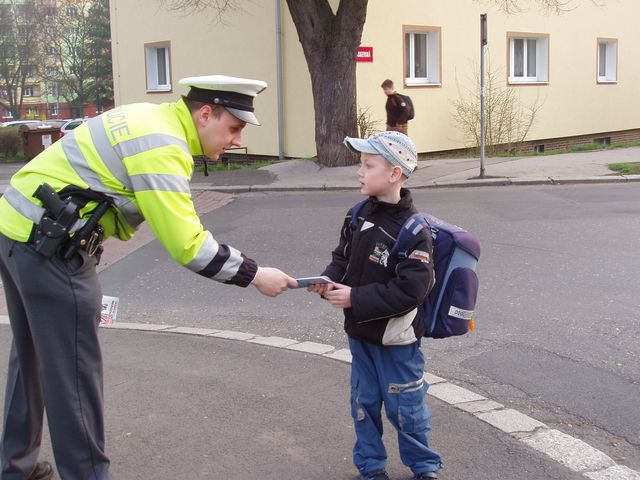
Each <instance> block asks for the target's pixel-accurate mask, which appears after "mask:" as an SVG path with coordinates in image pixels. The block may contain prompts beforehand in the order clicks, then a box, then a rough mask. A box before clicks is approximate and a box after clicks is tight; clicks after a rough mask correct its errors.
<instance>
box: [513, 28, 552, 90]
mask: <svg viewBox="0 0 640 480" xmlns="http://www.w3.org/2000/svg"><path fill="white" fill-rule="evenodd" d="M548 82H549V37H548V36H520V35H513V36H510V37H509V83H548Z"/></svg>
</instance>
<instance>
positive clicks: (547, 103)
mask: <svg viewBox="0 0 640 480" xmlns="http://www.w3.org/2000/svg"><path fill="white" fill-rule="evenodd" d="M278 1H279V4H278V3H277V2H278ZM497 3H499V2H491V1H483V0H478V1H476V0H449V1H447V2H442V1H439V0H404V1H403V2H401V4H394V5H393V7H392V8H391V7H390V6H389V5H390V4H389V2H386V1H382V0H369V4H368V10H367V18H366V23H365V26H364V32H363V35H362V41H361V47H360V49H359V52H354V57H356V56H357V58H358V63H357V101H358V105H359V106H360V108H361V109H363V110H368V112H369V115H370V120H371V121H372V122H377V127H378V129H384V120H385V111H384V104H385V100H386V99H385V97H384V95H383V92H382V90H381V88H380V84H381V83H382V81H383V80H385V79H387V78H389V79H392V80H393V81H394V82H395V85H396V89H397V90H398V91H399V92H400V93H403V94H406V95H409V96H410V97H411V98H412V100H413V104H414V107H415V111H416V115H415V119H414V120H412V121H411V122H410V124H409V134H410V136H411V137H412V138H413V139H414V141H415V143H416V145H417V147H418V150H419V151H420V152H432V153H437V152H449V151H452V150H458V149H463V148H466V147H469V146H471V145H472V144H473V141H472V140H471V139H470V138H469V134H468V132H466V133H465V132H464V129H463V128H461V126H460V122H459V120H456V109H457V105H460V103H461V102H463V103H464V102H467V103H469V104H472V103H473V102H477V100H476V99H477V97H478V86H477V85H478V79H479V64H480V15H481V14H484V13H486V14H487V17H488V44H487V46H486V59H487V71H488V72H489V71H490V72H491V83H492V88H495V89H496V90H495V91H496V92H510V93H509V95H510V97H511V99H512V100H511V101H512V102H513V105H514V107H513V108H512V110H511V113H512V114H513V115H515V117H516V119H517V118H519V117H521V118H525V117H526V115H528V114H529V113H528V112H530V111H531V109H535V116H534V118H533V123H532V124H531V125H530V128H529V131H528V134H527V137H526V139H525V140H526V142H527V143H526V147H527V148H530V149H534V148H535V149H538V150H543V149H545V147H546V149H550V148H553V147H557V146H564V145H569V144H575V143H589V142H593V141H596V142H601V143H608V142H618V141H625V140H637V139H640V115H639V114H638V112H640V62H639V61H638V59H640V30H639V29H638V28H637V27H636V25H635V22H633V21H631V20H629V21H621V19H634V18H640V2H638V1H637V0H615V1H614V0H603V1H601V2H590V1H578V0H576V1H575V2H574V3H573V4H571V5H570V7H573V8H570V9H568V10H567V11H566V12H564V13H561V14H559V15H558V14H556V13H553V12H546V11H544V10H542V9H541V8H538V6H537V2H534V1H530V2H523V3H526V4H529V5H530V7H529V9H528V10H527V11H523V12H519V13H517V14H512V15H509V14H507V13H505V12H503V11H501V10H500V9H499V8H497V6H496V4H497ZM241 4H242V7H243V11H239V12H231V13H229V14H227V15H226V16H225V17H224V22H223V23H216V22H215V17H216V15H215V14H214V13H211V14H208V13H207V12H200V13H198V14H197V15H196V14H193V15H185V14H184V13H178V12H169V11H167V10H166V7H163V5H162V2H160V1H159V0H142V1H139V2H130V1H126V0H112V1H111V7H110V8H111V30H112V31H111V34H112V40H113V42H112V44H113V64H114V93H115V103H116V105H118V104H122V103H131V102H154V103H159V102H165V101H175V100H177V99H178V98H179V97H180V95H182V94H185V93H186V90H185V89H184V88H183V87H181V86H180V85H178V80H179V79H180V78H183V77H188V76H194V75H207V74H227V75H234V76H244V77H249V78H258V79H262V80H265V81H267V83H268V84H269V88H268V89H267V90H266V91H265V92H264V93H262V94H261V95H260V96H259V97H258V99H257V100H256V105H257V109H258V112H259V118H260V119H261V122H262V126H261V127H248V128H247V129H245V135H244V137H245V145H246V146H247V147H248V150H249V152H250V153H252V154H257V155H270V156H277V155H278V154H279V150H280V145H283V146H284V152H282V153H284V155H285V156H286V157H297V158H305V157H312V156H314V155H315V153H316V152H315V143H314V138H315V133H314V113H313V100H312V96H311V82H310V76H309V70H308V68H307V65H306V62H305V58H304V55H303V52H302V47H301V46H300V43H299V40H298V35H297V32H296V29H295V26H294V25H293V22H292V19H291V17H290V15H289V13H288V10H287V6H286V2H285V1H284V0H276V1H275V2H274V1H270V2H241ZM332 4H333V5H334V8H335V7H336V6H337V1H334V2H332ZM534 5H535V6H534ZM276 6H279V9H280V11H281V13H280V15H279V17H280V18H278V16H277V15H276V12H277V10H278V9H277V8H276ZM140 25H147V27H148V28H139V26H140ZM278 31H279V32H280V48H277V47H276V35H277V33H276V32H278ZM277 56H278V58H277ZM278 65H281V66H282V67H281V68H282V75H281V76H280V82H281V89H282V101H281V102H279V101H278V98H277V92H278V88H277V82H278V81H279V80H278V78H279V75H278ZM493 100H494V101H495V98H494V99H493ZM280 104H281V107H280V106H279V105H280ZM496 121H497V120H496ZM279 122H280V124H279ZM279 132H280V134H279Z"/></svg>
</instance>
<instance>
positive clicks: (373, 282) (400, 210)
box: [308, 132, 442, 480]
mask: <svg viewBox="0 0 640 480" xmlns="http://www.w3.org/2000/svg"><path fill="white" fill-rule="evenodd" d="M344 143H345V145H347V146H348V147H349V148H350V149H351V150H353V151H356V152H360V153H361V156H360V169H359V170H358V180H359V181H360V192H361V193H362V194H364V195H367V196H368V197H369V198H368V200H367V202H366V203H365V204H364V205H363V206H362V208H361V209H360V213H359V214H358V217H357V219H354V220H352V211H353V210H349V212H348V213H347V215H346V218H345V220H344V223H343V225H342V230H341V234H340V242H339V244H338V246H337V247H336V249H335V250H334V251H333V252H332V261H331V263H330V264H329V265H328V266H327V268H326V269H325V270H324V272H323V274H322V275H324V276H326V277H328V278H329V279H331V280H332V281H333V283H329V284H317V285H311V286H310V287H309V288H308V290H309V291H312V292H316V293H319V294H320V295H322V296H323V297H324V298H326V299H327V300H329V302H330V303H331V305H332V306H333V307H336V308H342V309H343V310H344V318H345V320H344V328H345V331H346V332H347V335H348V337H349V348H350V350H351V356H352V363H351V414H352V417H353V420H354V426H355V432H356V442H355V445H354V447H353V462H354V464H355V466H356V468H357V469H358V471H359V472H360V475H361V477H362V479H363V480H389V476H388V474H387V472H386V462H387V452H386V450H385V447H384V444H383V442H382V413H381V409H382V405H383V404H384V407H385V411H386V413H387V417H388V418H389V421H390V422H391V424H392V425H393V426H394V427H395V429H396V430H397V432H398V446H399V448H400V457H401V459H402V462H403V463H404V464H405V465H406V466H408V467H409V468H410V469H411V471H412V472H413V475H414V476H413V478H414V480H427V479H434V478H437V475H436V472H437V471H438V470H439V469H440V468H441V467H442V461H441V458H440V455H439V454H438V453H436V452H435V451H434V450H432V449H431V447H430V446H429V431H430V420H431V413H430V411H429V408H428V406H427V404H426V403H425V395H426V393H427V388H428V384H427V383H426V381H425V379H424V356H423V354H422V352H421V351H420V339H421V338H422V336H423V335H424V333H425V330H426V326H425V324H424V321H423V319H422V316H421V309H420V308H418V306H419V305H420V304H422V303H423V301H424V299H425V298H426V296H427V295H428V293H429V291H430V290H431V288H432V287H433V285H434V281H435V279H434V266H433V257H432V253H433V248H432V241H431V235H430V232H429V230H428V229H422V231H420V232H418V233H417V234H416V235H415V239H414V241H413V244H412V245H411V246H410V248H408V249H407V256H406V258H404V259H399V258H396V257H395V256H394V255H391V254H390V252H391V249H392V247H393V245H394V242H395V239H396V238H397V237H398V234H399V232H400V229H401V228H402V226H403V224H404V223H405V221H406V220H407V219H408V218H409V217H410V216H411V215H413V214H414V213H416V209H415V207H414V206H413V201H412V199H411V192H409V190H407V189H406V188H403V184H404V182H405V180H407V178H408V177H409V175H411V173H412V172H413V170H414V169H415V168H416V166H417V163H418V160H417V152H416V147H415V145H414V144H413V142H412V141H411V139H410V138H409V137H407V136H406V135H404V134H402V133H400V132H381V133H377V134H375V135H373V136H371V137H369V138H368V139H361V138H349V137H347V138H345V140H344ZM427 232H429V233H427Z"/></svg>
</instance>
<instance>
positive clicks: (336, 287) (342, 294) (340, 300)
mask: <svg viewBox="0 0 640 480" xmlns="http://www.w3.org/2000/svg"><path fill="white" fill-rule="evenodd" d="M324 298H326V299H327V300H329V302H330V303H331V305H333V306H334V307H336V308H351V287H348V286H347V285H342V284H341V283H334V284H333V288H332V289H331V290H330V291H327V292H326V293H324Z"/></svg>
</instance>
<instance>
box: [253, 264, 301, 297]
mask: <svg viewBox="0 0 640 480" xmlns="http://www.w3.org/2000/svg"><path fill="white" fill-rule="evenodd" d="M251 283H252V284H253V285H254V286H255V287H256V288H257V289H258V291H259V292H260V293H261V294H263V295H266V296H268V297H277V296H278V295H280V294H281V293H282V292H284V291H285V290H287V289H288V288H289V287H291V288H296V287H297V286H298V282H296V280H295V279H294V278H292V277H290V276H289V275H287V274H286V273H284V272H283V271H282V270H279V269H277V268H272V267H258V272H257V273H256V276H255V278H254V279H253V281H252V282H251Z"/></svg>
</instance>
